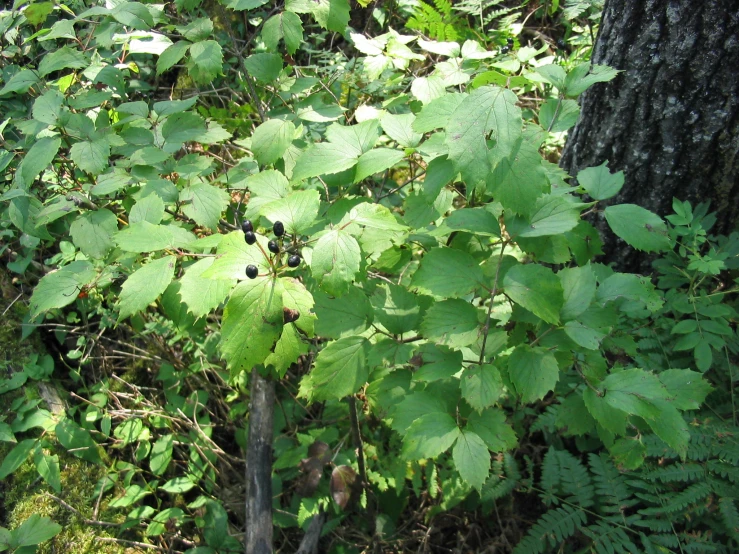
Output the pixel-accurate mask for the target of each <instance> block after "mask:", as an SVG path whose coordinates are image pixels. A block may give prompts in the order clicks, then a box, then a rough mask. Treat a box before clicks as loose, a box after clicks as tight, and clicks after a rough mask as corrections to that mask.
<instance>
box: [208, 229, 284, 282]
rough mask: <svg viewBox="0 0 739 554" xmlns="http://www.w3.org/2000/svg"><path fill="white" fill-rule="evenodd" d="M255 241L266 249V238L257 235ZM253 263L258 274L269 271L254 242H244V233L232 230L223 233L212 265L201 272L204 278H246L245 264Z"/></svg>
mask: <svg viewBox="0 0 739 554" xmlns="http://www.w3.org/2000/svg"><path fill="white" fill-rule="evenodd" d="M257 242H258V243H259V244H260V246H261V247H262V248H263V249H264V250H265V251H266V250H267V242H268V239H267V238H266V237H264V236H263V235H257ZM247 265H255V266H257V269H258V270H259V273H260V274H266V273H267V272H268V271H269V264H268V263H267V260H266V259H265V258H264V254H262V251H261V250H260V249H259V247H258V246H257V245H256V244H253V245H248V244H246V242H244V233H242V232H241V231H233V232H231V233H229V234H228V235H225V236H224V237H223V238H222V239H221V241H220V242H219V244H218V255H217V256H216V259H215V261H214V262H213V265H212V266H211V267H210V268H209V269H206V270H205V271H204V272H203V274H202V275H203V278H204V279H227V280H233V279H239V280H243V279H245V278H246V272H245V270H246V266H247Z"/></svg>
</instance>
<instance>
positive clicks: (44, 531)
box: [11, 514, 62, 554]
mask: <svg viewBox="0 0 739 554" xmlns="http://www.w3.org/2000/svg"><path fill="white" fill-rule="evenodd" d="M61 530H62V526H61V525H59V524H57V523H54V522H53V521H51V520H50V519H49V518H48V517H41V516H40V515H38V514H32V515H31V516H30V517H29V518H28V519H27V520H26V521H24V522H23V523H21V525H20V527H18V528H17V529H14V530H13V531H12V532H11V534H12V542H13V544H14V545H15V547H16V548H18V547H24V546H35V545H37V544H41V543H42V542H44V541H48V540H49V539H50V538H52V537H54V536H55V535H57V534H58V533H59V532H61ZM34 551H35V549H34ZM16 552H18V554H20V550H16Z"/></svg>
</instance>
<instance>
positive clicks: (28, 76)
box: [0, 69, 41, 96]
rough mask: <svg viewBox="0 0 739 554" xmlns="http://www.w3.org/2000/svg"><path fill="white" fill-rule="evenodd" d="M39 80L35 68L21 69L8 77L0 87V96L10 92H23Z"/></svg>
mask: <svg viewBox="0 0 739 554" xmlns="http://www.w3.org/2000/svg"><path fill="white" fill-rule="evenodd" d="M40 80H41V78H40V76H39V74H38V73H37V72H36V71H35V70H31V69H23V70H21V71H19V72H18V73H16V74H15V75H13V76H12V77H11V78H10V79H8V81H7V82H6V83H5V86H4V87H3V88H2V89H0V96H4V95H5V94H9V93H11V92H18V93H25V92H27V91H28V89H29V88H31V87H32V86H33V85H35V84H36V83H38V82H39V81H40Z"/></svg>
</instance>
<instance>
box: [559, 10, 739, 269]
mask: <svg viewBox="0 0 739 554" xmlns="http://www.w3.org/2000/svg"><path fill="white" fill-rule="evenodd" d="M592 62H593V63H595V64H605V65H609V66H611V67H614V68H616V69H620V70H622V71H623V73H621V74H619V76H618V77H616V79H614V80H613V81H611V82H609V83H605V84H598V85H595V86H594V87H593V88H592V89H590V90H588V91H587V92H586V93H585V94H584V95H583V96H582V99H581V110H582V112H581V116H580V121H579V122H578V124H577V125H576V126H575V128H574V129H573V130H572V131H571V133H570V137H569V139H568V141H567V145H566V147H565V150H564V152H563V156H562V160H561V162H560V165H561V166H562V167H563V168H564V169H566V170H567V171H568V172H569V173H570V175H576V174H577V172H578V171H579V170H580V169H583V168H585V167H589V166H595V165H600V164H601V163H603V162H604V161H606V160H608V161H609V168H610V169H611V171H616V170H619V169H620V170H623V171H624V173H625V176H626V183H625V185H624V187H623V189H622V191H621V193H620V194H619V195H618V196H617V197H616V198H614V199H612V201H611V203H623V202H629V203H634V204H639V205H641V206H643V207H645V208H647V209H649V210H652V211H653V212H655V213H657V214H659V215H661V216H664V215H667V214H669V213H671V205H672V198H673V197H676V198H679V199H681V200H690V201H691V202H692V203H694V205H695V203H697V202H701V201H705V200H710V201H711V209H712V210H713V211H716V212H717V217H718V223H717V225H716V227H715V228H714V232H718V233H724V234H728V233H729V232H731V231H732V230H733V229H734V228H735V226H736V224H737V222H738V221H739V71H737V68H738V67H739V2H737V0H702V1H699V2H696V1H695V0H639V1H633V0H607V1H606V4H605V7H604V11H603V19H602V23H601V27H600V31H599V33H598V37H597V39H596V43H595V47H594V50H593V56H592ZM595 223H596V225H597V226H599V228H600V229H601V234H602V236H603V239H604V243H605V244H604V251H605V253H606V256H607V258H606V259H607V261H613V262H616V264H617V265H618V267H619V269H622V270H631V271H642V272H645V271H649V265H648V263H647V261H646V258H645V257H644V256H643V255H641V254H640V253H638V252H635V251H633V250H632V249H631V248H629V247H627V246H626V245H625V243H623V241H620V240H618V239H616V237H615V236H614V235H613V233H612V232H610V230H608V229H607V226H606V225H605V222H604V221H602V220H600V221H596V222H595Z"/></svg>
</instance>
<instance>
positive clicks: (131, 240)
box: [114, 221, 196, 252]
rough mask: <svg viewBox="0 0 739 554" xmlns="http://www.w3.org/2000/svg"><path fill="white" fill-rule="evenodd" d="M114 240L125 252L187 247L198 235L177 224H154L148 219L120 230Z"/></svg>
mask: <svg viewBox="0 0 739 554" xmlns="http://www.w3.org/2000/svg"><path fill="white" fill-rule="evenodd" d="M114 240H115V242H116V244H117V245H118V248H120V249H121V250H123V251H125V252H154V251H156V250H164V249H165V248H187V247H188V246H189V245H190V244H192V243H193V242H195V240H196V237H195V235H193V234H192V233H190V232H189V231H186V230H185V229H183V228H181V227H177V226H175V225H152V224H151V223H149V222H148V221H139V222H137V223H132V224H131V225H129V226H128V227H127V228H125V229H122V230H120V231H118V232H117V233H116V234H115V237H114Z"/></svg>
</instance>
